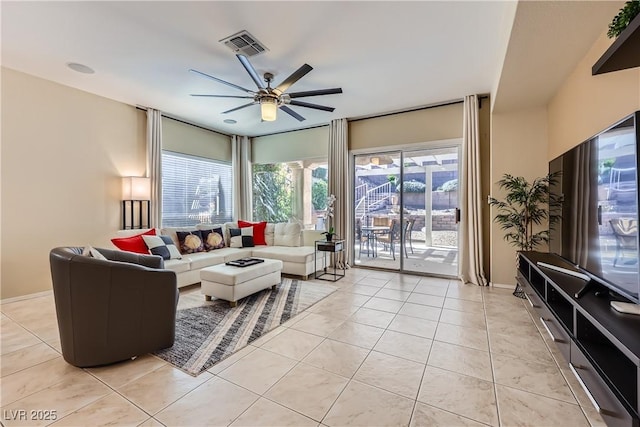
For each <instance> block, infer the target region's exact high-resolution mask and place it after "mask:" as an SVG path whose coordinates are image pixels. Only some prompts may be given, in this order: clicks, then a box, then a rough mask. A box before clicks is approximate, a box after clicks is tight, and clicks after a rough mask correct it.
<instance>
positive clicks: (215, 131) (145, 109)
mask: <svg viewBox="0 0 640 427" xmlns="http://www.w3.org/2000/svg"><path fill="white" fill-rule="evenodd" d="M136 109H138V110H142V111H147V108H146V107H141V106H139V105H138V106H136ZM162 117H165V118H167V119H171V120H174V121H176V122H180V123H184V124H185V125H189V126H193V127H197V128H199V129H204V130H208V131H209V132H213V133H217V134H218V135H222V136H228V137H229V138H231V137H232V135H229V134H226V133H224V132H220V131H218V130H214V129H210V128H206V127H204V126H200V125H196V124H195V123H190V122H187V121H185V120H182V119H178V118H175V117H171V116H168V115H166V114H165V113H162Z"/></svg>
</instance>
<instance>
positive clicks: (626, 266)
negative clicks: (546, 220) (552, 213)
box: [549, 112, 640, 303]
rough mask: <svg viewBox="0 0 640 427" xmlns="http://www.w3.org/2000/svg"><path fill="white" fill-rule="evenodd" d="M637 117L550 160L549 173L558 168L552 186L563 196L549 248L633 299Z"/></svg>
mask: <svg viewBox="0 0 640 427" xmlns="http://www.w3.org/2000/svg"><path fill="white" fill-rule="evenodd" d="M639 117H640V112H636V113H634V114H632V115H631V116H629V117H626V118H625V119H623V120H622V121H620V122H618V123H616V124H615V125H613V126H612V127H610V128H609V129H607V130H605V131H603V132H602V133H600V134H598V135H596V136H594V137H593V138H591V139H590V140H588V141H585V142H584V143H582V144H580V145H578V146H577V147H574V148H573V149H571V150H570V151H568V152H566V153H564V154H563V155H561V156H560V157H558V158H556V159H554V160H552V161H551V162H550V163H549V171H550V172H560V175H559V178H558V184H557V185H552V186H551V187H550V191H551V192H552V193H554V194H555V195H557V196H559V197H560V198H561V200H562V205H561V207H560V209H559V211H558V212H557V213H558V214H559V215H560V217H561V219H560V221H559V222H558V223H557V224H555V225H554V226H553V227H552V228H551V229H550V231H549V249H550V252H552V253H556V254H558V255H560V256H562V257H563V258H565V259H567V260H568V261H570V262H571V263H573V264H575V265H576V266H578V267H579V268H580V269H582V270H584V271H585V272H587V273H588V274H589V276H591V277H592V279H593V280H596V281H598V282H600V283H601V284H603V285H605V286H607V287H608V288H610V289H611V290H612V291H614V292H615V293H617V294H620V295H622V296H624V297H626V298H628V299H630V300H632V301H634V302H636V303H640V299H639V297H638V293H639V291H640V274H639V270H638V264H639V262H638V259H639V256H638V254H639V252H638V141H639V140H640V135H639V129H638V119H639Z"/></svg>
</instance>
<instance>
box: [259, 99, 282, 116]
mask: <svg viewBox="0 0 640 427" xmlns="http://www.w3.org/2000/svg"><path fill="white" fill-rule="evenodd" d="M260 112H261V113H262V120H264V121H265V122H273V121H275V119H276V115H277V112H278V100H277V99H275V98H261V99H260Z"/></svg>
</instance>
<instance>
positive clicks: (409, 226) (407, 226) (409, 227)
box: [404, 218, 416, 258]
mask: <svg viewBox="0 0 640 427" xmlns="http://www.w3.org/2000/svg"><path fill="white" fill-rule="evenodd" d="M415 222H416V219H415V218H407V219H406V220H405V223H404V255H405V257H407V258H409V251H407V243H408V244H409V248H411V253H413V241H412V240H411V232H412V231H413V225H414V224H415Z"/></svg>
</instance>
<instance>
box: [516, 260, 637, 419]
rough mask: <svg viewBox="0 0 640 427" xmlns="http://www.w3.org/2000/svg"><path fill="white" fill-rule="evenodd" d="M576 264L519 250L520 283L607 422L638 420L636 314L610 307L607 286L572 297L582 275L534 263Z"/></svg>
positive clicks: (572, 267)
mask: <svg viewBox="0 0 640 427" xmlns="http://www.w3.org/2000/svg"><path fill="white" fill-rule="evenodd" d="M539 262H541V263H547V264H551V265H554V266H557V267H562V268H566V269H569V270H574V271H575V270H576V268H575V267H574V266H572V265H571V264H570V263H568V262H567V261H565V260H564V259H562V258H560V257H559V256H556V255H553V254H549V253H541V252H520V253H519V257H518V273H517V280H518V283H519V284H520V285H521V286H522V287H523V288H524V289H525V294H526V297H527V300H528V301H529V304H530V305H531V307H532V308H533V311H534V313H535V314H536V315H537V316H539V317H540V320H541V322H542V324H543V325H544V327H545V329H546V330H547V332H548V333H549V335H550V336H551V339H552V340H553V341H554V342H555V344H556V346H557V347H558V349H559V350H560V352H561V353H562V355H563V356H564V358H565V359H566V362H567V363H568V365H569V369H570V370H571V371H572V372H573V374H574V375H575V376H576V378H577V380H578V382H579V383H580V384H581V385H582V387H583V388H584V389H585V392H586V393H587V396H588V397H589V399H590V400H591V403H592V404H593V405H594V407H595V408H596V410H597V411H598V412H599V413H600V415H601V416H602V419H603V420H604V421H605V422H606V423H607V425H608V426H610V427H613V426H634V427H639V426H640V417H639V415H638V414H639V413H640V396H639V395H638V388H639V386H640V316H635V315H631V314H623V313H619V312H617V311H615V310H614V309H613V308H611V307H610V302H611V299H612V297H611V296H610V294H609V293H608V292H602V294H603V295H600V296H596V294H595V292H594V291H590V292H586V293H584V295H583V296H581V297H580V298H576V297H575V294H576V292H578V291H580V290H581V289H582V288H583V287H584V284H585V281H584V280H582V279H581V278H579V277H575V276H572V275H570V274H565V273H562V272H559V271H556V270H553V269H549V268H546V267H542V266H540V265H538V263H539Z"/></svg>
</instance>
